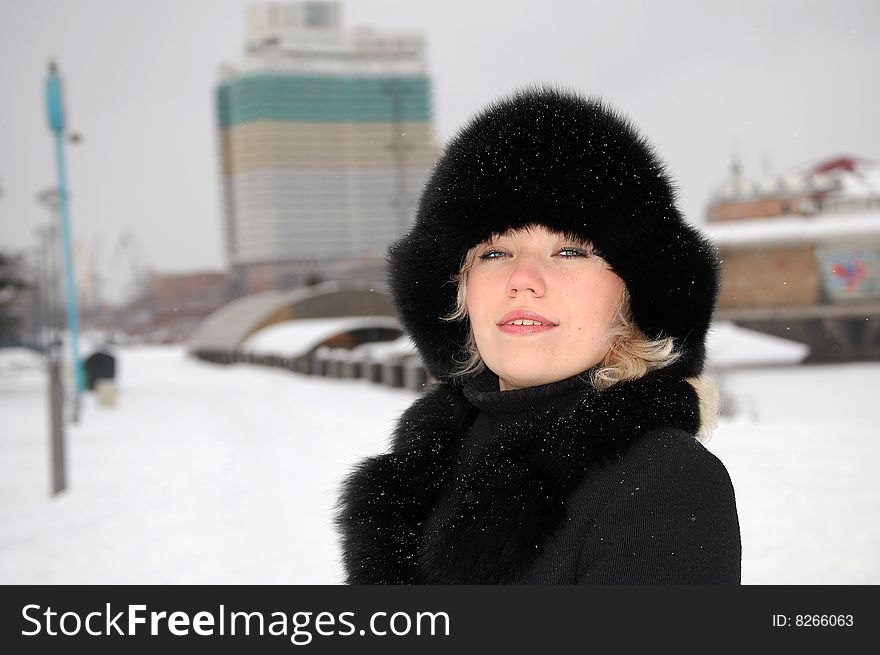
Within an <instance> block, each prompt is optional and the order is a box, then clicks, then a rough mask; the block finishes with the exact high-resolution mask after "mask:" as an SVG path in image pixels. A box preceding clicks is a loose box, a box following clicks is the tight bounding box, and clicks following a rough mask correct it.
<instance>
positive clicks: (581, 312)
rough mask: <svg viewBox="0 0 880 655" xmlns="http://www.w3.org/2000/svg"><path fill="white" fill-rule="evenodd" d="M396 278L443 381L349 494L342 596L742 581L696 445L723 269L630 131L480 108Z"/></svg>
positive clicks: (567, 110)
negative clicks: (400, 588) (361, 589)
mask: <svg viewBox="0 0 880 655" xmlns="http://www.w3.org/2000/svg"><path fill="white" fill-rule="evenodd" d="M389 262H390V287H391V291H392V294H393V297H394V301H395V304H396V307H397V309H398V312H399V314H400V317H401V320H402V321H403V323H404V325H405V327H406V329H407V331H408V332H409V334H410V335H411V336H412V338H413V340H414V341H415V343H416V346H417V347H418V349H419V352H420V354H421V355H422V358H423V360H424V362H425V364H426V366H427V367H428V369H429V370H430V372H431V374H432V375H433V377H434V378H436V379H437V380H438V384H437V385H435V386H433V387H432V388H430V389H429V390H427V391H426V392H425V394H424V395H422V396H421V397H420V398H419V399H418V400H417V401H416V402H415V403H414V404H413V405H412V406H411V407H410V408H409V409H408V410H407V411H406V412H405V413H404V415H403V417H402V418H401V419H400V422H399V423H398V425H397V428H396V430H395V433H394V437H393V444H392V447H391V451H390V452H389V453H387V454H384V455H379V456H377V457H373V458H370V459H367V460H366V461H364V462H363V463H361V464H360V465H359V467H358V468H357V470H356V471H355V472H354V473H353V474H352V475H351V477H349V479H348V480H347V481H346V482H345V485H344V489H343V494H342V497H341V501H340V512H339V516H338V519H337V520H338V526H339V528H340V531H341V534H342V547H343V558H344V565H345V568H346V572H347V577H348V580H349V582H352V583H367V584H370V583H372V584H376V583H398V584H535V583H550V584H575V583H584V584H591V583H610V584H650V583H667V584H693V583H739V580H740V536H739V524H738V520H737V513H736V505H735V500H734V493H733V488H732V486H731V483H730V479H729V477H728V475H727V471H726V470H725V468H724V466H723V465H722V464H721V462H720V461H718V459H716V458H715V457H714V456H713V455H711V454H710V453H709V452H708V451H707V450H706V449H705V448H704V447H703V446H702V445H701V443H700V442H699V441H698V440H697V438H696V437H695V435H697V434H698V433H700V434H703V435H705V434H707V433H708V430H710V429H711V426H712V424H713V422H714V403H713V398H712V390H713V389H714V387H713V386H712V385H711V383H707V381H706V380H705V379H704V378H701V377H700V374H701V372H702V369H703V362H704V359H705V337H706V332H707V330H708V328H709V324H710V320H711V315H712V311H713V307H714V303H715V296H716V294H717V287H718V267H717V262H716V259H715V256H714V253H713V250H712V248H711V247H710V245H709V244H708V243H707V242H706V241H705V240H704V239H703V238H702V237H701V236H700V235H699V233H698V232H697V231H696V230H694V229H693V228H692V227H690V226H689V225H688V224H687V223H686V222H685V221H684V220H683V219H682V217H681V215H680V213H679V212H678V210H677V209H676V207H675V200H674V190H673V187H672V184H671V182H670V181H669V179H668V178H667V176H666V174H665V172H664V170H663V165H662V163H661V162H660V160H659V159H658V158H657V157H656V155H655V154H654V153H653V151H652V150H651V148H650V146H649V145H647V143H646V142H645V140H644V139H643V138H642V137H641V136H640V135H639V134H638V133H637V132H636V131H635V129H634V128H633V127H632V126H631V124H630V123H629V122H628V121H627V120H626V119H625V118H623V117H621V116H620V115H618V114H616V113H615V112H613V111H612V110H610V109H609V108H607V107H606V106H605V105H603V104H602V103H601V102H598V101H595V100H592V99H584V98H582V97H580V96H578V95H576V94H572V93H568V92H562V91H559V90H554V89H534V90H529V91H524V92H520V93H517V94H514V95H512V96H511V97H509V98H506V99H502V100H501V101H499V102H496V103H495V104H493V105H491V106H489V107H488V108H487V109H485V110H484V111H483V112H482V113H480V114H478V115H477V116H476V117H475V118H474V119H473V120H472V121H471V122H470V123H469V124H468V125H467V126H466V127H464V128H463V129H462V130H461V131H460V132H459V134H458V135H457V136H456V137H455V138H454V139H453V140H452V141H451V143H450V144H449V145H448V147H447V149H446V151H445V152H444V154H443V156H442V157H441V158H440V159H439V161H438V162H437V164H436V167H435V169H434V172H433V174H432V176H431V178H430V180H429V181H428V183H427V184H426V186H425V189H424V192H423V194H422V197H421V199H420V202H419V207H418V213H417V217H416V222H415V225H414V227H413V229H412V230H411V232H410V233H409V234H408V235H407V236H406V237H404V238H403V239H401V240H400V241H399V242H397V243H396V244H395V245H394V246H392V248H391V250H390V257H389Z"/></svg>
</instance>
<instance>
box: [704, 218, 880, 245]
mask: <svg viewBox="0 0 880 655" xmlns="http://www.w3.org/2000/svg"><path fill="white" fill-rule="evenodd" d="M703 231H704V232H705V233H706V234H707V235H708V236H709V238H710V239H711V240H712V241H713V242H714V243H715V244H716V245H718V246H721V247H723V246H739V245H749V244H754V245H770V244H783V243H800V242H812V241H817V240H819V241H834V240H846V239H858V238H863V237H875V238H876V237H880V211H863V212H850V213H834V214H830V215H820V216H816V217H810V218H804V217H794V216H792V217H782V218H779V217H774V218H750V219H746V220H741V221H730V222H726V223H707V224H705V225H703Z"/></svg>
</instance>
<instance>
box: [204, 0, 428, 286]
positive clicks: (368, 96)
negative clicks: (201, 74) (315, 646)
mask: <svg viewBox="0 0 880 655" xmlns="http://www.w3.org/2000/svg"><path fill="white" fill-rule="evenodd" d="M246 45H247V52H246V55H245V57H244V58H243V60H242V61H241V62H240V63H239V64H238V65H236V66H234V67H225V68H224V70H223V71H222V76H221V81H220V83H219V84H218V86H217V89H216V103H217V119H218V128H219V158H220V166H221V176H222V190H223V210H224V224H225V239H226V251H227V256H228V263H229V264H230V267H231V268H232V271H233V274H234V276H235V277H236V279H237V280H238V287H239V292H252V291H260V290H264V289H273V288H288V287H294V286H299V285H301V284H303V283H306V282H308V281H310V280H314V279H315V278H319V279H326V278H328V277H345V276H346V271H347V272H348V273H349V276H351V274H352V271H356V270H357V268H358V262H360V263H361V265H362V266H363V267H365V268H364V270H372V271H380V270H381V261H382V259H383V256H384V253H385V251H386V249H387V247H388V244H389V243H390V242H391V241H392V240H394V239H395V238H397V237H399V236H400V235H402V234H403V233H404V232H405V231H406V230H407V229H408V228H409V226H410V225H411V223H412V220H413V217H414V212H415V202H416V199H417V197H418V195H419V193H420V192H421V189H422V186H423V185H424V183H425V180H426V178H427V176H428V174H429V171H430V168H431V166H432V165H433V163H434V161H435V159H436V157H437V154H438V151H437V147H436V145H435V140H434V136H433V132H432V119H431V88H430V81H429V78H428V74H427V68H426V63H425V40H424V37H423V36H422V35H421V34H418V33H412V32H397V31H394V32H389V31H384V30H383V31H379V30H375V29H369V28H354V29H348V30H345V29H343V27H342V20H341V11H340V7H339V4H338V3H336V2H302V3H297V4H284V5H274V4H272V5H261V6H254V7H251V8H250V10H249V13H248V31H247V44H246ZM370 262H372V269H371V268H370V264H369V263H370ZM377 263H378V264H377Z"/></svg>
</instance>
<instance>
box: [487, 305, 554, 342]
mask: <svg viewBox="0 0 880 655" xmlns="http://www.w3.org/2000/svg"><path fill="white" fill-rule="evenodd" d="M497 325H498V329H499V330H501V331H502V332H505V333H506V334H514V335H521V336H525V335H531V334H541V333H542V332H549V331H550V330H553V329H555V328H556V326H557V325H559V323H556V322H555V321H551V320H550V319H549V318H547V317H546V316H541V314H538V313H537V312H532V311H529V310H523V309H517V310H514V311H512V312H508V313H507V314H505V315H504V317H503V318H502V319H501V320H500V321H498V323H497Z"/></svg>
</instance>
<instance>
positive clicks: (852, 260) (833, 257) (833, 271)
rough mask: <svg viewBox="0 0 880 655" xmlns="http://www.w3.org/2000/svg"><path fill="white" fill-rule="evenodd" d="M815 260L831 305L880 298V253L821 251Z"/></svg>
mask: <svg viewBox="0 0 880 655" xmlns="http://www.w3.org/2000/svg"><path fill="white" fill-rule="evenodd" d="M816 256H817V259H818V261H819V269H820V271H821V274H822V287H823V288H824V290H825V295H826V297H827V298H828V299H829V300H830V301H832V302H835V301H839V300H848V299H868V298H880V251H878V250H867V249H862V248H820V249H818V251H817V253H816Z"/></svg>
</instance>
